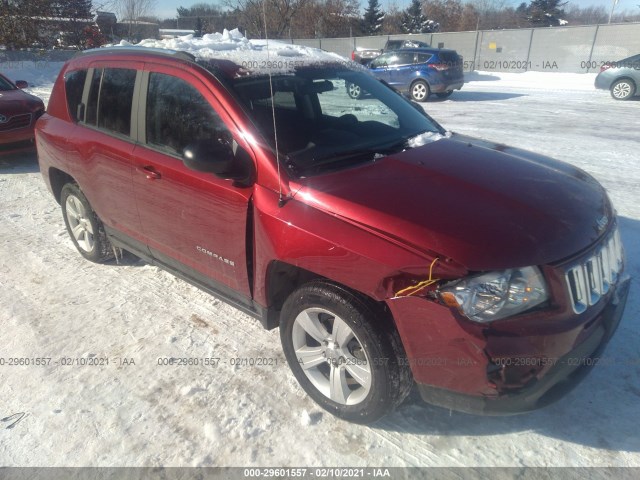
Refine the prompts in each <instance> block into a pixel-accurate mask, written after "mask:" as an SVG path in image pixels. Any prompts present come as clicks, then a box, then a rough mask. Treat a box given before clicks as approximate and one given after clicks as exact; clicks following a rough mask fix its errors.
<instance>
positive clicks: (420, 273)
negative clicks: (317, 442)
mask: <svg viewBox="0 0 640 480" xmlns="http://www.w3.org/2000/svg"><path fill="white" fill-rule="evenodd" d="M280 60H282V62H280V63H278V64H277V65H278V68H275V69H274V68H271V69H270V70H269V71H267V70H263V69H261V68H260V66H261V64H262V63H263V62H258V61H256V62H250V61H240V60H238V61H234V60H233V57H231V58H229V57H228V56H227V57H225V58H222V59H220V58H218V59H216V58H206V59H195V58H194V57H192V56H191V55H189V54H187V53H184V52H172V51H166V50H165V51H158V50H154V49H148V48H144V47H137V48H136V47H113V48H106V49H100V50H96V51H87V52H83V53H81V54H79V55H77V56H76V57H75V58H73V59H72V60H70V61H69V62H68V63H67V64H66V65H65V66H64V67H63V69H62V72H61V73H60V76H59V77H58V80H57V82H56V84H55V86H54V88H53V91H52V94H51V99H50V103H49V109H48V112H47V113H46V114H45V115H44V116H43V117H42V118H41V119H40V120H39V121H38V124H37V129H36V143H37V148H38V154H39V161H40V167H41V170H42V174H43V176H44V179H45V181H46V183H47V185H48V186H49V189H50V190H51V192H52V193H53V195H54V197H55V199H56V200H57V201H58V202H59V203H60V205H61V207H62V214H63V217H64V221H65V222H66V225H67V229H68V231H69V234H70V236H71V239H72V241H73V242H74V244H75V245H76V247H77V248H78V250H79V251H80V253H81V254H82V255H83V256H84V257H86V258H87V259H89V260H92V261H96V262H102V261H105V260H107V259H109V258H111V257H112V256H113V255H114V254H118V253H119V252H120V251H121V249H125V250H127V251H130V252H133V253H135V254H136V255H138V256H139V257H141V258H143V259H144V260H146V261H148V262H152V263H154V264H156V265H159V266H161V267H163V268H165V269H167V270H170V271H172V272H174V273H175V274H176V275H178V276H180V277H181V278H184V279H186V280H188V281H190V282H192V283H194V284H196V285H198V286H200V287H201V288H203V289H205V290H207V291H210V292H212V293H213V294H215V295H217V296H219V297H221V298H225V299H226V300H227V301H228V302H230V303H231V304H232V305H234V306H236V307H237V308H239V309H240V310H242V311H244V312H247V313H249V314H251V315H253V316H255V317H257V318H259V319H260V320H261V322H262V324H263V325H264V327H265V328H275V327H279V328H280V332H281V340H282V346H283V349H284V353H285V355H286V358H287V360H288V362H289V365H290V367H291V370H292V371H293V374H294V375H295V377H296V378H297V380H298V381H299V382H300V384H301V385H302V387H303V388H304V389H305V390H306V392H307V393H308V394H309V395H310V396H311V397H312V398H313V399H314V400H315V401H316V402H317V403H318V404H320V405H321V406H322V407H323V408H325V409H326V410H328V411H330V412H332V413H333V414H335V415H337V416H339V417H341V418H344V419H347V420H350V421H354V422H362V423H364V422H370V421H373V420H376V419H377V418H380V417H381V416H382V415H384V414H385V413H386V412H388V411H389V410H390V409H392V408H393V407H394V406H396V405H398V404H399V403H400V402H401V401H402V400H403V399H404V398H405V396H406V395H407V393H408V392H409V390H410V389H411V387H412V386H413V385H414V383H417V385H418V388H419V390H420V393H421V395H422V397H423V398H424V399H425V400H426V401H428V402H431V403H434V404H437V405H443V406H446V407H448V408H452V409H456V410H462V411H467V412H478V413H485V414H509V413H516V412H522V411H527V410H531V409H534V408H537V407H540V406H543V405H545V404H548V403H549V402H551V401H553V400H555V399H557V398H558V397H559V396H560V395H561V394H562V392H565V391H567V390H568V389H570V388H571V387H572V386H574V385H575V384H577V382H578V381H579V380H580V379H581V378H582V377H583V376H584V375H585V373H587V372H588V371H589V369H590V366H591V365H592V364H593V363H595V362H593V361H590V360H591V358H592V357H594V356H598V355H600V354H601V352H602V350H603V349H604V348H605V345H606V344H607V342H608V341H609V339H610V338H611V336H612V335H613V333H614V331H615V330H616V327H617V325H618V323H619V320H620V318H621V315H622V312H623V309H624V305H625V302H626V297H627V293H628V287H629V279H628V278H626V277H625V278H623V249H622V245H621V243H620V235H619V233H618V227H617V223H616V217H615V213H614V210H613V207H612V205H611V203H610V201H609V199H608V197H607V194H606V193H605V191H604V189H603V188H602V187H601V186H600V184H598V182H597V181H595V180H594V179H593V178H592V177H590V176H589V175H588V174H586V173H585V172H583V171H581V170H579V169H577V168H575V167H572V166H570V165H567V164H564V163H560V162H558V161H555V160H552V159H549V158H546V157H543V156H540V155H537V154H534V153H530V152H526V151H522V150H518V149H515V148H510V147H508V146H505V145H497V144H492V143H488V142H486V141H482V140H477V139H474V138H470V137H465V136H462V135H456V134H450V133H449V132H446V131H445V130H444V129H443V128H442V127H441V126H440V125H438V124H437V123H436V122H435V121H434V120H433V119H431V118H430V117H429V116H428V115H426V114H425V113H424V112H423V111H422V109H420V108H416V107H417V106H416V105H414V104H412V103H411V102H410V101H408V100H407V99H405V98H404V97H402V96H401V95H399V94H398V93H396V92H395V91H394V90H392V89H391V88H389V87H388V86H386V85H384V84H383V83H381V82H379V81H377V80H376V79H375V78H373V77H372V76H371V75H370V74H368V73H367V72H366V71H363V70H362V69H359V68H357V66H355V64H346V63H345V62H341V61H339V60H338V59H337V58H336V57H331V56H327V57H326V58H322V57H321V56H320V54H318V53H313V54H310V55H308V56H307V57H305V56H302V58H301V59H300V58H296V59H295V60H296V61H295V62H293V61H291V57H290V56H288V57H284V56H283V57H282V58H281V59H280ZM273 65H274V64H272V66H273ZM281 67H282V68H281ZM347 83H351V84H355V85H358V86H360V87H361V88H362V89H363V90H365V91H367V92H368V94H369V95H368V96H367V98H364V99H362V100H358V101H356V100H353V99H351V98H349V96H348V94H347V90H346V88H345V85H346V84H347Z"/></svg>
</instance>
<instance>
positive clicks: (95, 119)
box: [85, 68, 136, 136]
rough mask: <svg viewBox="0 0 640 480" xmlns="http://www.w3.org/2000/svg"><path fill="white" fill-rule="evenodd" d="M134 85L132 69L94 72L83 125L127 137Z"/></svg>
mask: <svg viewBox="0 0 640 480" xmlns="http://www.w3.org/2000/svg"><path fill="white" fill-rule="evenodd" d="M135 82H136V71H135V70H132V69H127V68H105V69H102V70H101V69H97V70H94V72H93V78H92V79H91V87H90V90H89V97H88V101H87V112H86V118H85V122H86V123H87V124H89V125H95V126H97V127H99V128H103V129H105V130H109V131H112V132H115V133H119V134H121V135H127V136H129V135H130V133H131V106H132V104H133V89H134V87H135Z"/></svg>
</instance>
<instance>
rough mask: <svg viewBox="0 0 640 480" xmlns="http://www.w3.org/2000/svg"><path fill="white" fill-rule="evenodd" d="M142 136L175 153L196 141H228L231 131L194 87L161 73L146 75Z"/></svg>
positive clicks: (153, 143) (177, 153) (179, 154)
mask: <svg viewBox="0 0 640 480" xmlns="http://www.w3.org/2000/svg"><path fill="white" fill-rule="evenodd" d="M146 135H147V143H148V144H149V145H152V146H155V147H158V148H162V149H163V150H167V151H168V152H169V153H171V154H174V155H178V156H182V151H183V150H184V148H185V147H186V146H187V145H189V144H191V143H193V142H195V141H197V140H213V141H216V142H221V143H231V141H232V136H231V132H230V131H229V130H228V129H227V127H226V125H225V124H224V122H223V121H222V119H221V118H220V116H219V115H218V114H217V113H216V112H215V110H214V109H213V107H211V105H210V104H209V103H208V102H207V101H206V99H205V98H204V97H203V96H202V95H201V94H200V92H198V90H196V89H195V88H194V87H193V86H191V85H189V84H188V83H187V82H186V81H184V80H182V79H180V78H177V77H172V76H169V75H165V74H162V73H151V74H150V75H149V88H148V92H147V111H146Z"/></svg>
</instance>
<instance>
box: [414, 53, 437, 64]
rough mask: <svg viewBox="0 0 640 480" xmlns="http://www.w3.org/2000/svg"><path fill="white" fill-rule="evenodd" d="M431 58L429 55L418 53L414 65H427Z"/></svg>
mask: <svg viewBox="0 0 640 480" xmlns="http://www.w3.org/2000/svg"><path fill="white" fill-rule="evenodd" d="M432 57H433V55H432V54H430V53H418V54H417V55H416V63H427V62H428V61H429V60H431V58H432Z"/></svg>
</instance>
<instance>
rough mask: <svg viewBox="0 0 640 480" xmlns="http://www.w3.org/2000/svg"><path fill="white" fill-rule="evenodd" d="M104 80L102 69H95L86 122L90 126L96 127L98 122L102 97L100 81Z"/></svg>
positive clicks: (90, 88)
mask: <svg viewBox="0 0 640 480" xmlns="http://www.w3.org/2000/svg"><path fill="white" fill-rule="evenodd" d="M101 80H102V69H95V70H94V71H93V77H91V86H90V87H89V99H88V100H87V107H86V109H87V111H86V115H85V117H84V122H85V123H86V124H88V125H96V122H97V120H98V97H99V96H100V81H101Z"/></svg>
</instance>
